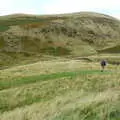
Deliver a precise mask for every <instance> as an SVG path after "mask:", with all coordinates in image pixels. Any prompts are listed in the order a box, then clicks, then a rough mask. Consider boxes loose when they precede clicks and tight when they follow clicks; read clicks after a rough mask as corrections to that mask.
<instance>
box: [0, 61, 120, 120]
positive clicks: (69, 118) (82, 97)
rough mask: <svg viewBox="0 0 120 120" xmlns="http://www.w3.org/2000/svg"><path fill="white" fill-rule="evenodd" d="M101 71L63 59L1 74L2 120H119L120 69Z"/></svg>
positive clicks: (96, 66) (78, 62)
mask: <svg viewBox="0 0 120 120" xmlns="http://www.w3.org/2000/svg"><path fill="white" fill-rule="evenodd" d="M98 68H99V65H98V64H97V63H94V64H92V63H91V62H90V63H87V62H83V61H80V60H64V59H63V60H61V59H60V60H54V61H46V62H39V63H34V64H29V65H24V66H18V67H13V68H9V69H6V70H1V71H0V75H1V76H0V77H1V78H0V86H1V88H2V89H1V90H0V120H13V119H14V120H27V119H29V120H34V119H39V120H48V119H49V120H63V119H64V120H79V119H81V120H101V119H102V120H103V119H106V120H117V119H118V120H119V112H120V110H119V106H120V102H119V100H120V97H119V94H120V92H119V91H120V90H119V86H120V79H119V76H120V72H119V69H117V70H116V69H115V67H114V66H113V65H108V67H107V69H106V71H105V72H100V70H98ZM41 69H42V71H39V70H41ZM110 69H112V71H111V70H110ZM46 70H47V72H46ZM61 71H64V72H61ZM34 72H35V73H34ZM43 72H45V73H44V74H43ZM18 73H19V74H18Z"/></svg>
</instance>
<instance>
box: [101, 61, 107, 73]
mask: <svg viewBox="0 0 120 120" xmlns="http://www.w3.org/2000/svg"><path fill="white" fill-rule="evenodd" d="M100 64H101V68H102V69H101V72H103V71H104V69H105V66H106V65H107V63H106V61H105V60H102V61H101V62H100Z"/></svg>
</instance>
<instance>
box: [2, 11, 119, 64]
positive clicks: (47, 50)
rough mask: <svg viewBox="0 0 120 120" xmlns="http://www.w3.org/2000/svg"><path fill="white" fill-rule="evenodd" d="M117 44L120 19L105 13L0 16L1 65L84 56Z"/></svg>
mask: <svg viewBox="0 0 120 120" xmlns="http://www.w3.org/2000/svg"><path fill="white" fill-rule="evenodd" d="M118 45H120V21H119V20H117V19H115V18H113V17H110V16H108V15H103V14H98V13H91V12H82V13H74V14H63V15H51V16H50V15H47V16H35V15H26V14H15V15H8V16H2V17H0V57H1V59H0V65H1V66H7V65H10V64H11V65H12V64H15V63H20V62H21V61H22V62H24V61H26V63H27V62H31V61H37V60H38V59H43V58H44V56H53V57H54V56H62V57H64V56H72V57H74V56H88V55H93V54H96V53H99V51H100V50H103V49H108V50H109V48H112V47H114V46H116V47H117V46H118ZM118 49H119V47H118ZM45 59H46V58H45Z"/></svg>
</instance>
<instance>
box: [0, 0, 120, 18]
mask: <svg viewBox="0 0 120 120" xmlns="http://www.w3.org/2000/svg"><path fill="white" fill-rule="evenodd" d="M80 11H94V12H100V13H104V14H109V15H113V16H117V17H119V13H120V1H119V0H1V3H0V15H3V14H11V13H30V14H59V13H72V12H80Z"/></svg>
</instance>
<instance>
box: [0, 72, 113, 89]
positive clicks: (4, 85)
mask: <svg viewBox="0 0 120 120" xmlns="http://www.w3.org/2000/svg"><path fill="white" fill-rule="evenodd" d="M110 73H112V72H110V71H104V72H101V71H100V70H86V71H85V70H84V71H76V72H61V73H53V74H46V75H44V74H43V75H35V76H28V77H23V78H17V79H13V80H0V90H2V89H8V88H12V87H17V86H21V85H25V84H31V83H35V82H40V81H46V80H51V79H57V78H63V77H76V76H79V75H86V74H101V75H102V74H110Z"/></svg>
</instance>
